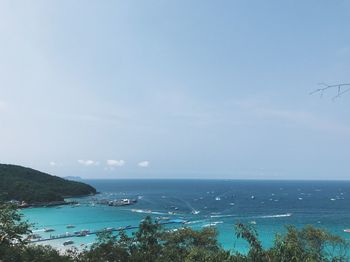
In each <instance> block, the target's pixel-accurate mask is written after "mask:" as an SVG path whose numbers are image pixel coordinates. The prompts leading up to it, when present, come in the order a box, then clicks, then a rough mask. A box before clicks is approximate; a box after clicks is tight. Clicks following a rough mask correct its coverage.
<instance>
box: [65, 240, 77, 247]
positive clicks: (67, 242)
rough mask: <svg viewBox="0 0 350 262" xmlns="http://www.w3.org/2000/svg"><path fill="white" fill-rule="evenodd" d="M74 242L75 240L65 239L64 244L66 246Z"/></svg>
mask: <svg viewBox="0 0 350 262" xmlns="http://www.w3.org/2000/svg"><path fill="white" fill-rule="evenodd" d="M72 244H74V241H73V240H68V241H64V242H63V245H64V246H68V245H72Z"/></svg>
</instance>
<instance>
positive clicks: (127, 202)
mask: <svg viewBox="0 0 350 262" xmlns="http://www.w3.org/2000/svg"><path fill="white" fill-rule="evenodd" d="M136 203H137V199H129V198H124V199H115V200H111V201H109V202H108V205H109V206H129V205H133V204H136Z"/></svg>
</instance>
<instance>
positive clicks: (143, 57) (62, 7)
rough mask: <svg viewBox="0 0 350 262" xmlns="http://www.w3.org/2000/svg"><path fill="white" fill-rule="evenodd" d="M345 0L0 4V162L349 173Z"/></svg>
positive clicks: (59, 171) (139, 170)
mask: <svg viewBox="0 0 350 262" xmlns="http://www.w3.org/2000/svg"><path fill="white" fill-rule="evenodd" d="M349 24H350V2H349V1H345V0H344V1H342V0H337V1H334V0H329V1H325V0H322V1H319V0H313V1H312V0H310V1H303V0H299V1H288V0H287V1H277V0H267V1H258V0H256V1H249V0H248V1H247V0H244V1H243V0H242V1H238V0H237V1H228V0H226V1H225V0H223V1H206V0H196V1H194V0H193V1H188V0H177V1H161V0H158V1H153V0H150V1H143V0H139V1H137V0H135V1H108V0H106V1H89V0H84V1H78V0H77V1H68V0H52V1H46V0H42V1H39V0H35V1H16V0H8V1H7V0H2V1H0V163H11V164H18V165H24V166H28V167H32V168H35V169H39V170H41V171H45V172H48V173H50V174H54V175H57V176H80V177H83V178H113V179H114V178H201V179H212V178H223V179H349V178H350V176H349V174H350V161H349V160H348V157H349V155H350V92H349V93H348V94H344V95H342V96H341V97H340V98H338V99H332V98H333V97H334V96H335V95H336V90H328V91H327V92H325V93H324V95H323V96H322V97H320V95H319V94H315V95H309V93H310V92H311V91H312V90H315V89H317V88H319V86H318V83H327V84H338V83H350V33H349Z"/></svg>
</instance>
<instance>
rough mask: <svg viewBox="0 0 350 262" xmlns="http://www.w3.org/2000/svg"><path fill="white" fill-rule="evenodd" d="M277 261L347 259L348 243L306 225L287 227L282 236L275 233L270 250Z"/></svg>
mask: <svg viewBox="0 0 350 262" xmlns="http://www.w3.org/2000/svg"><path fill="white" fill-rule="evenodd" d="M270 252H271V254H272V255H273V256H274V257H278V258H279V260H278V261H286V262H287V261H288V262H289V261H290V262H294V261H295V262H296V261H347V252H348V244H347V243H346V241H345V240H344V239H342V238H341V237H339V236H335V235H332V234H330V233H328V232H327V231H324V230H322V229H318V228H314V227H312V226H306V227H305V228H303V229H301V230H298V229H296V228H295V227H294V226H288V227H287V233H286V234H285V235H284V236H281V235H277V236H276V239H275V245H274V247H273V248H272V249H271V250H270Z"/></svg>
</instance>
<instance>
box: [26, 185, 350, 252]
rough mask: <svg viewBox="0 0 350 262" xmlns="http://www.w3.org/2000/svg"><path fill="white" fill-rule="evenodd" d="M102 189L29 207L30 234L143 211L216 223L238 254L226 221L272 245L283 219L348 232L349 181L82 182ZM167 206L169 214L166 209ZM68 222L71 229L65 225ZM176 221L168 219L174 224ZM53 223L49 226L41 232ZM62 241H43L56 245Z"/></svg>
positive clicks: (103, 223)
mask: <svg viewBox="0 0 350 262" xmlns="http://www.w3.org/2000/svg"><path fill="white" fill-rule="evenodd" d="M84 182H86V183H89V184H91V185H93V186H94V187H96V189H97V190H98V191H99V192H101V194H99V195H96V196H93V197H84V198H79V199H75V200H77V201H79V203H80V205H79V206H62V207H50V208H30V209H25V210H23V213H24V215H25V217H26V218H27V219H28V220H29V221H30V222H32V223H35V226H34V232H35V233H38V234H40V235H42V236H43V237H49V236H50V234H52V235H57V234H64V233H65V232H74V231H80V230H83V229H88V230H97V229H103V228H107V227H122V226H128V225H132V226H134V225H138V224H139V222H140V221H141V220H142V219H143V218H144V217H145V216H147V215H151V216H152V217H154V218H155V217H157V216H170V217H171V218H174V219H175V218H182V219H186V220H188V221H189V223H188V224H187V225H186V226H190V227H192V228H194V229H200V228H203V227H206V226H213V227H216V228H217V229H218V232H219V236H218V240H219V242H220V244H221V245H222V246H223V247H224V248H225V249H228V250H238V251H241V252H244V251H245V250H246V248H247V246H246V243H245V242H244V241H238V240H236V238H235V237H234V228H233V225H234V224H235V223H236V222H238V221H241V222H244V223H254V224H256V227H257V229H258V232H259V236H260V239H261V240H262V242H263V245H264V246H266V247H268V246H270V245H271V244H272V243H273V239H274V235H275V233H277V232H282V231H283V230H284V225H289V224H293V225H296V226H297V227H301V226H303V225H306V224H313V225H315V226H318V227H322V228H325V229H327V230H329V231H331V232H333V233H336V234H338V235H341V236H343V237H344V238H348V237H349V233H344V232H343V230H344V229H346V228H350V205H349V204H350V182H344V181H340V182H339V181H338V182H330V181H312V182H311V181H238V180H86V181H84ZM120 198H138V199H139V200H138V202H137V204H135V205H132V206H127V207H125V206H124V207H109V206H104V205H98V204H94V203H95V202H96V200H98V199H120ZM169 212H170V214H169ZM69 224H72V225H74V226H75V228H72V229H67V228H66V226H67V225H69ZM181 226H183V225H172V226H171V227H181ZM44 228H53V229H54V230H55V231H54V232H50V233H49V232H44ZM71 239H72V240H73V241H74V245H75V246H76V247H78V248H83V247H86V246H89V244H91V243H93V242H94V240H95V236H94V235H90V236H86V237H79V238H71ZM66 240H68V239H60V240H54V241H47V242H42V243H43V244H51V245H53V246H55V247H59V248H62V247H63V245H62V244H63V242H64V241H66Z"/></svg>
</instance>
